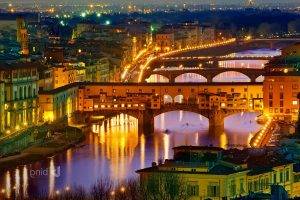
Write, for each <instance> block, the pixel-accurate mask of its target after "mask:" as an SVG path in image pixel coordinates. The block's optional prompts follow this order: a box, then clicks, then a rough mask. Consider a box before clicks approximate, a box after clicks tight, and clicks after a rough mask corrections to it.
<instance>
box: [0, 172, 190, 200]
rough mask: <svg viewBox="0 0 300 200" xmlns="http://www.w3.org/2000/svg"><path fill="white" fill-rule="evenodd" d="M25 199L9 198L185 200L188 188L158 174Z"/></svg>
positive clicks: (172, 177) (170, 176)
mask: <svg viewBox="0 0 300 200" xmlns="http://www.w3.org/2000/svg"><path fill="white" fill-rule="evenodd" d="M28 193H29V196H28V197H26V198H24V197H21V196H15V193H13V194H12V196H11V197H10V198H9V199H18V200H188V197H189V188H188V186H187V185H186V184H184V182H183V180H182V179H181V178H180V177H179V176H177V175H174V174H168V173H161V174H159V173H158V174H155V176H149V177H148V178H147V181H143V183H142V184H141V183H140V182H139V180H136V179H133V180H127V181H125V182H123V183H120V184H117V185H115V184H113V182H112V181H111V180H110V179H109V178H107V179H99V180H98V181H97V182H96V183H94V184H93V185H92V186H91V187H90V188H89V189H86V188H85V187H83V186H76V185H73V186H70V187H67V188H64V189H63V190H60V191H59V190H57V191H54V192H53V194H51V195H49V194H48V193H46V192H45V193H40V194H32V193H30V191H29V192H28ZM2 198H3V196H2V197H1V194H0V199H2Z"/></svg>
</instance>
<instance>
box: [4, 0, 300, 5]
mask: <svg viewBox="0 0 300 200" xmlns="http://www.w3.org/2000/svg"><path fill="white" fill-rule="evenodd" d="M211 1H215V2H216V3H217V4H245V2H246V0H0V3H4V2H11V3H20V2H22V3H33V2H39V3H42V4H47V3H48V4H57V3H62V4H75V3H77V4H78V3H79V4H84V3H100V2H106V3H115V4H117V3H119V4H124V3H139V4H141V3H142V4H147V3H150V4H172V3H181V4H182V3H197V4H201V3H205V4H207V3H209V2H211ZM255 2H256V3H257V4H261V3H299V4H300V0H255Z"/></svg>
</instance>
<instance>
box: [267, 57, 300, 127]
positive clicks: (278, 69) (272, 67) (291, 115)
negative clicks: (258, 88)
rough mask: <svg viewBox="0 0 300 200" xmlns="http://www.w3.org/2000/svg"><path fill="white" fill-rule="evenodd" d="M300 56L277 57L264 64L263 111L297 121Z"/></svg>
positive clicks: (286, 119)
mask: <svg viewBox="0 0 300 200" xmlns="http://www.w3.org/2000/svg"><path fill="white" fill-rule="evenodd" d="M299 69H300V57H294V56H291V57H290V56H287V57H278V58H275V59H273V60H272V61H270V62H269V63H268V64H267V66H266V74H265V80H264V86H263V91H264V112H265V113H266V114H270V115H272V116H274V117H275V118H278V119H280V120H285V121H297V120H298V112H299V99H298V97H297V96H298V94H299V93H300V71H299Z"/></svg>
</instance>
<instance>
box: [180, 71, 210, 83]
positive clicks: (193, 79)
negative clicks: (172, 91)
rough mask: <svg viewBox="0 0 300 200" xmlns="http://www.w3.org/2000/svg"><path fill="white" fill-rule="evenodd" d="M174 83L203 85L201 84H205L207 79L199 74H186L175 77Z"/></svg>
mask: <svg viewBox="0 0 300 200" xmlns="http://www.w3.org/2000/svg"><path fill="white" fill-rule="evenodd" d="M175 82H176V83H184V82H190V83H203V82H207V79H206V78H205V77H203V76H201V75H199V74H195V73H186V74H182V75H180V76H178V77H176V78H175Z"/></svg>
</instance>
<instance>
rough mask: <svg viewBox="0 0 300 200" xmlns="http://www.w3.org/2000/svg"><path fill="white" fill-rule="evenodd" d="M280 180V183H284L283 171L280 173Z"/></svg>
mask: <svg viewBox="0 0 300 200" xmlns="http://www.w3.org/2000/svg"><path fill="white" fill-rule="evenodd" d="M279 180H280V183H283V171H280V174H279Z"/></svg>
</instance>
